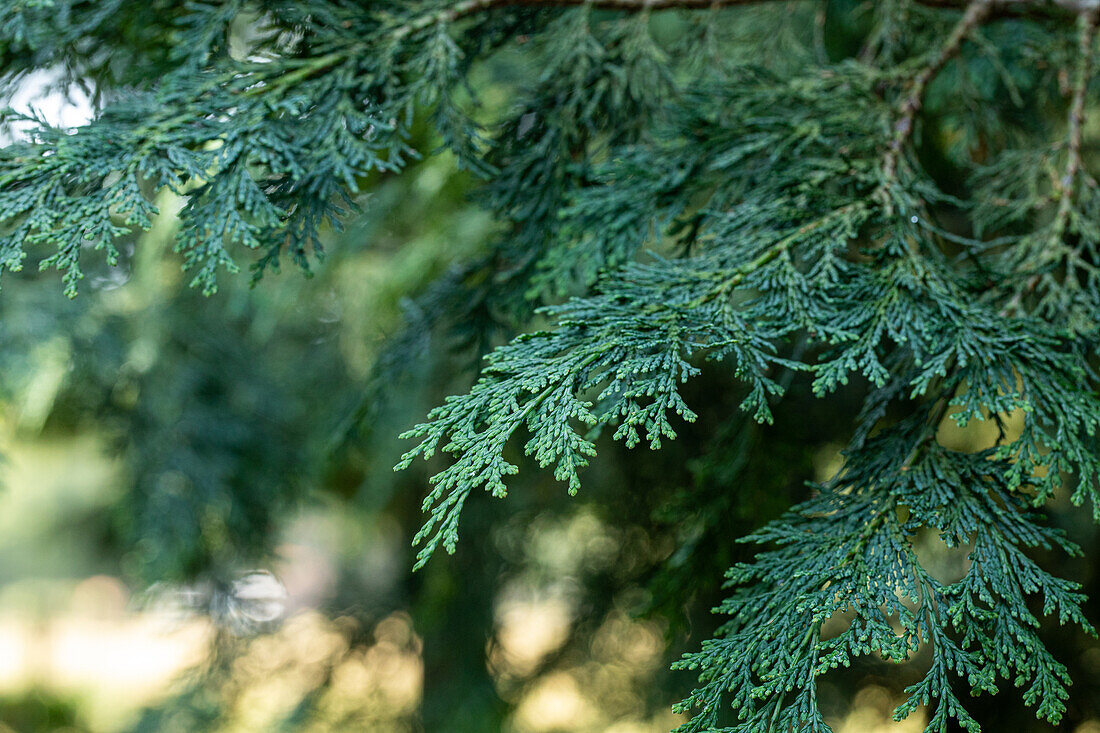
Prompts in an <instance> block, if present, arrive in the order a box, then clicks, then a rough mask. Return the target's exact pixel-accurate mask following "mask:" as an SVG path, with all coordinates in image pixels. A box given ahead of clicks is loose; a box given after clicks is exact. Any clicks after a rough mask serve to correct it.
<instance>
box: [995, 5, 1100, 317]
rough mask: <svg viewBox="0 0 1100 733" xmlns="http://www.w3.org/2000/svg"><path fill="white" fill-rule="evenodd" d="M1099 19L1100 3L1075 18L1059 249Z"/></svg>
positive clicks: (1059, 188) (1011, 306) (1059, 184)
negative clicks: (1075, 40)
mask: <svg viewBox="0 0 1100 733" xmlns="http://www.w3.org/2000/svg"><path fill="white" fill-rule="evenodd" d="M1098 20H1100V2H1093V3H1092V6H1091V7H1090V8H1089V9H1087V10H1082V11H1081V13H1080V14H1079V15H1078V17H1077V68H1076V70H1075V71H1074V75H1073V97H1072V99H1071V101H1070V105H1069V113H1068V115H1067V119H1066V128H1067V133H1066V167H1065V171H1064V172H1063V174H1062V177H1061V179H1059V180H1057V181H1055V182H1054V187H1055V190H1056V192H1057V194H1058V211H1057V213H1056V214H1055V215H1054V224H1053V227H1052V231H1051V238H1052V240H1053V242H1054V244H1055V245H1057V246H1062V243H1063V240H1064V238H1065V235H1066V229H1067V228H1068V227H1069V222H1070V218H1071V217H1072V215H1073V200H1074V198H1075V197H1076V191H1077V181H1078V178H1079V177H1080V175H1081V141H1082V138H1083V137H1084V126H1085V97H1086V96H1087V95H1088V86H1089V80H1090V79H1091V78H1092V55H1093V54H1092V46H1093V43H1094V41H1095V39H1096V26H1097V22H1098ZM1074 256H1077V257H1078V259H1079V254H1078V253H1077V252H1070V253H1069V254H1068V256H1067V257H1066V267H1067V273H1066V280H1068V279H1069V278H1070V276H1071V274H1072V271H1073V270H1072V268H1073V261H1074ZM1042 277H1043V274H1042V273H1041V272H1038V273H1035V274H1034V275H1032V276H1031V277H1029V278H1028V279H1027V281H1026V282H1025V283H1024V286H1023V287H1022V288H1019V289H1018V290H1017V291H1016V292H1015V293H1014V294H1013V296H1012V298H1011V299H1010V300H1009V301H1008V303H1006V304H1005V307H1004V308H1002V309H1001V315H1002V316H1007V315H1009V314H1011V313H1012V312H1014V311H1016V310H1018V309H1019V308H1020V305H1021V303H1023V300H1024V298H1025V297H1027V296H1028V295H1029V294H1031V292H1032V291H1034V290H1035V288H1037V287H1038V286H1039V282H1040V281H1041V280H1042Z"/></svg>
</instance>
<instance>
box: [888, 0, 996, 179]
mask: <svg viewBox="0 0 1100 733" xmlns="http://www.w3.org/2000/svg"><path fill="white" fill-rule="evenodd" d="M995 4H996V0H972V2H970V3H969V4H968V5H967V7H966V12H965V13H964V14H963V17H962V18H960V19H959V22H958V23H956V24H955V27H954V28H953V29H952V30H951V34H950V35H949V36H948V37H947V40H946V41H944V43H943V46H941V47H940V50H939V52H938V53H937V54H936V56H935V57H934V58H933V59H932V61H931V62H930V63H929V64H928V65H926V66H925V67H924V68H922V69H921V71H920V72H919V73H918V74H917V75H916V76H915V77H914V78H913V81H912V83H911V84H910V87H909V93H908V94H906V95H905V97H904V98H903V99H902V102H901V104H900V105H899V107H898V118H897V120H896V121H895V122H894V137H893V139H892V140H891V141H890V146H889V148H888V149H887V151H886V156H885V158H884V160H883V164H882V175H883V179H884V180H885V181H886V183H887V184H889V183H891V182H893V181H894V180H895V179H896V178H897V167H898V159H899V158H900V157H901V151H902V148H903V147H904V146H905V143H906V142H908V140H909V138H910V136H911V135H912V134H913V123H914V121H915V119H916V116H917V113H918V112H920V110H921V107H922V106H924V93H925V91H926V89H927V87H928V84H929V83H930V82H931V81H932V79H934V78H935V77H936V75H937V74H938V73H939V72H940V71H941V70H942V69H943V67H944V66H945V65H947V62H948V61H950V60H951V59H952V58H954V57H955V55H956V54H957V53H958V52H959V50H960V49H961V48H962V44H963V42H964V41H965V40H966V39H967V37H968V36H969V35H970V34H971V33H972V32H973V31H974V30H975V29H976V28H977V27H979V26H980V25H981V24H982V23H984V22H985V21H986V20H987V19H988V18H989V15H990V13H991V11H992V10H993V8H994V5H995Z"/></svg>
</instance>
